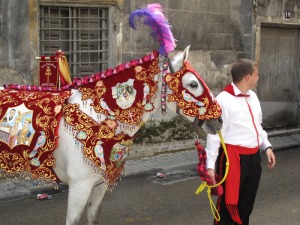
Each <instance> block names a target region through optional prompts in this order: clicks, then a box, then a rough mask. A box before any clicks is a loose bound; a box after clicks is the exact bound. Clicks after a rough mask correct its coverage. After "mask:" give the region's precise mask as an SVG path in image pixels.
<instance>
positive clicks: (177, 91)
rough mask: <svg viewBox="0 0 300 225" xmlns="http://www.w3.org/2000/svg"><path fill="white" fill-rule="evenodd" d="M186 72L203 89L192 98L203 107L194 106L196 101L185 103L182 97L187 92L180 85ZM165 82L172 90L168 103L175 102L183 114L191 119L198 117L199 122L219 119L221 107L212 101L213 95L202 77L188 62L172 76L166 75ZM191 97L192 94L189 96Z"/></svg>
mask: <svg viewBox="0 0 300 225" xmlns="http://www.w3.org/2000/svg"><path fill="white" fill-rule="evenodd" d="M187 72H191V73H193V74H194V75H195V76H196V77H197V78H198V79H199V80H200V81H201V84H202V86H203V88H204V92H203V94H202V95H201V96H199V97H197V98H196V97H194V98H195V100H196V101H199V102H201V103H203V106H199V105H197V104H196V101H186V100H185V99H184V97H183V94H184V93H185V91H187V90H186V89H185V88H184V87H183V85H182V83H181V80H182V76H183V75H184V74H186V73H187ZM166 82H167V83H168V86H169V88H170V89H171V90H172V94H168V102H177V106H178V107H179V108H180V109H181V110H182V112H183V114H185V115H187V116H191V117H195V116H198V117H199V120H208V119H211V118H219V117H220V116H221V107H220V105H219V104H218V103H217V101H216V100H215V99H214V97H213V94H212V93H211V91H210V90H209V88H208V87H207V85H206V84H205V82H204V81H203V79H202V77H201V76H199V74H198V73H197V72H196V71H195V70H194V69H193V68H192V66H191V65H190V63H189V62H188V61H185V62H184V65H183V68H182V70H180V71H177V72H175V73H174V74H171V73H169V74H167V76H166ZM190 95H192V94H190Z"/></svg>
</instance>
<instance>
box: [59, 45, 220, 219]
mask: <svg viewBox="0 0 300 225" xmlns="http://www.w3.org/2000/svg"><path fill="white" fill-rule="evenodd" d="M188 51H189V47H187V48H186V49H185V51H184V52H183V53H181V54H179V55H177V56H176V57H175V59H174V61H173V63H174V69H175V71H177V70H179V69H180V68H181V67H182V64H183V61H184V60H185V59H186V58H187V56H188ZM161 80H162V78H161V74H158V81H159V84H158V92H157V95H155V96H154V97H153V98H155V99H153V100H154V101H153V102H155V103H154V106H155V109H159V108H160V104H161V97H160V91H161ZM191 82H198V84H199V85H198V87H197V88H191V87H190V85H189V84H190V83H191ZM183 83H184V85H185V87H186V88H187V89H188V90H189V91H190V92H191V93H192V94H194V95H195V96H199V95H200V94H201V93H202V92H203V88H202V86H201V85H200V84H201V83H199V81H198V80H197V79H196V77H195V76H194V75H193V74H192V73H189V74H188V75H187V76H185V78H184V81H183ZM167 93H171V90H169V89H168V90H167ZM68 102H70V103H79V104H80V109H81V110H82V111H83V112H86V113H87V114H89V115H90V116H92V117H94V119H95V120H96V121H97V118H96V116H97V115H96V113H95V112H93V113H92V115H91V114H90V111H88V110H90V109H87V108H84V107H83V102H82V101H81V94H80V92H79V91H77V90H74V91H73V95H72V96H71V97H70V99H69V100H68ZM90 103H91V102H87V105H89V104H90ZM167 108H168V109H169V110H172V111H174V112H176V103H174V102H172V103H170V102H167ZM149 117H150V113H145V114H144V115H143V121H144V122H146V121H147V120H148V119H149ZM185 117H186V116H185ZM103 119H104V118H103ZM188 119H189V120H190V121H193V120H194V118H192V117H188ZM211 121H214V120H213V119H211V120H210V121H205V123H204V125H203V126H204V127H206V124H208V123H210V122H211ZM207 127H209V128H212V130H213V131H212V132H216V130H219V129H220V128H221V125H220V122H218V121H217V123H216V127H215V125H209V126H207ZM137 130H138V129H135V130H133V131H131V133H130V135H131V136H132V135H133V134H134V133H136V131H137ZM119 132H120V130H119ZM206 132H209V131H208V130H207V131H206ZM58 143H59V144H58V148H57V150H55V152H54V156H55V159H56V167H55V168H54V171H55V173H56V174H57V176H58V177H59V179H60V180H61V181H62V182H64V183H66V184H68V185H69V196H68V210H67V219H66V224H67V225H75V224H78V221H79V219H80V217H81V215H82V212H83V210H84V208H85V206H87V216H88V224H89V225H92V224H101V218H98V216H99V207H100V204H101V201H102V199H103V196H104V194H105V191H106V187H105V185H104V184H101V185H98V184H99V183H101V182H102V181H103V179H102V177H101V175H99V174H95V173H94V172H93V171H92V170H91V168H89V166H87V165H86V164H85V163H84V161H83V157H84V156H83V153H82V151H81V150H78V149H76V147H75V141H74V138H73V136H72V135H71V134H69V133H68V132H66V131H65V129H64V118H62V119H61V122H60V127H59V142H58Z"/></svg>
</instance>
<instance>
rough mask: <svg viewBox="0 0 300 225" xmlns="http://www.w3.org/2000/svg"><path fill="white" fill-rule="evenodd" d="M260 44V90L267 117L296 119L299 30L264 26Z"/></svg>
mask: <svg viewBox="0 0 300 225" xmlns="http://www.w3.org/2000/svg"><path fill="white" fill-rule="evenodd" d="M260 46H261V48H260V61H259V74H260V80H259V83H258V87H257V93H258V97H259V99H260V100H261V101H262V108H263V111H265V112H266V114H267V115H266V116H265V117H264V119H265V120H268V118H267V117H272V120H276V118H274V115H276V116H277V119H278V120H280V119H281V120H283V119H282V118H284V117H285V116H284V114H286V117H287V118H284V119H285V120H289V122H291V121H295V120H296V118H297V107H298V101H299V97H298V84H299V29H292V28H279V27H262V29H261V43H260ZM263 113H264V112H263ZM281 114H282V115H281ZM276 116H275V117H276ZM273 122H274V121H273ZM286 122H287V121H286ZM280 123H281V124H282V123H284V121H280Z"/></svg>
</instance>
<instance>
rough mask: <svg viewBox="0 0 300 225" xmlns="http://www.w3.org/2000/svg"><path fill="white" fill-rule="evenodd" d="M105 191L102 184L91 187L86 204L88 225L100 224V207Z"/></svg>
mask: <svg viewBox="0 0 300 225" xmlns="http://www.w3.org/2000/svg"><path fill="white" fill-rule="evenodd" d="M105 191H106V187H105V184H104V183H102V184H100V185H98V186H95V187H93V189H92V192H91V195H90V198H89V200H88V203H87V218H88V224H89V225H96V224H100V218H99V215H100V205H101V202H102V200H103V197H104V194H105Z"/></svg>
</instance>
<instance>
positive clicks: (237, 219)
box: [226, 204, 243, 224]
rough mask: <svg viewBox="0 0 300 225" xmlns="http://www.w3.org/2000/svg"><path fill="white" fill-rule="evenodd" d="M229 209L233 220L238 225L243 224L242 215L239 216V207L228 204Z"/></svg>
mask: <svg viewBox="0 0 300 225" xmlns="http://www.w3.org/2000/svg"><path fill="white" fill-rule="evenodd" d="M226 206H227V209H228V211H229V213H230V216H231V219H232V220H233V221H234V222H236V223H238V224H243V223H242V220H241V218H240V214H239V210H238V208H237V205H233V204H226Z"/></svg>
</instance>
